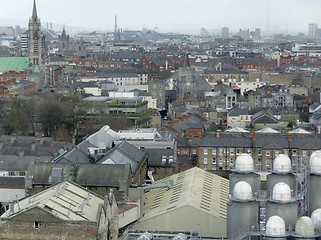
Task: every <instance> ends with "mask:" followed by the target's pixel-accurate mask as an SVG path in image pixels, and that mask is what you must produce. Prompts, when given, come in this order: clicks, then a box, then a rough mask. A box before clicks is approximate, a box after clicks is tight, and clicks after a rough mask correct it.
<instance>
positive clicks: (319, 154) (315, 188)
mask: <svg viewBox="0 0 321 240" xmlns="http://www.w3.org/2000/svg"><path fill="white" fill-rule="evenodd" d="M309 180H310V181H309V208H308V209H309V215H311V213H312V212H313V211H314V210H316V209H318V208H321V151H315V152H314V153H312V155H311V158H310V179H309Z"/></svg>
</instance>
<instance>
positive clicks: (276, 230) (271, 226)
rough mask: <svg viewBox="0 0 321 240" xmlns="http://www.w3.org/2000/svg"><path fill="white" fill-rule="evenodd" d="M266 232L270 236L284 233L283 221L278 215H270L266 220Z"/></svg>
mask: <svg viewBox="0 0 321 240" xmlns="http://www.w3.org/2000/svg"><path fill="white" fill-rule="evenodd" d="M266 234H269V235H271V236H281V235H285V222H284V220H283V219H282V218H281V217H279V216H271V217H269V219H268V220H267V222H266Z"/></svg>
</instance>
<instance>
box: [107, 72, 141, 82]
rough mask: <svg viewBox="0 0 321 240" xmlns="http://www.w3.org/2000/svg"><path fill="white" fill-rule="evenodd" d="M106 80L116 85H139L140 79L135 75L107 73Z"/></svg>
mask: <svg viewBox="0 0 321 240" xmlns="http://www.w3.org/2000/svg"><path fill="white" fill-rule="evenodd" d="M106 80H108V81H110V82H113V83H115V84H116V85H140V83H141V81H142V77H140V76H139V75H138V74H137V73H108V74H107V76H106Z"/></svg>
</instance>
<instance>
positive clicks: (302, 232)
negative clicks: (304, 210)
mask: <svg viewBox="0 0 321 240" xmlns="http://www.w3.org/2000/svg"><path fill="white" fill-rule="evenodd" d="M292 236H293V237H294V238H296V239H315V238H316V234H315V232H314V224H313V222H312V219H311V218H309V217H306V216H304V217H300V218H299V219H298V220H297V221H296V223H295V233H294V234H293V235H292Z"/></svg>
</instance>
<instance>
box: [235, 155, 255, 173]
mask: <svg viewBox="0 0 321 240" xmlns="http://www.w3.org/2000/svg"><path fill="white" fill-rule="evenodd" d="M235 170H237V171H241V172H249V171H253V170H254V163H253V158H252V157H251V155H250V154H247V153H242V154H241V155H240V156H238V157H237V158H236V160H235Z"/></svg>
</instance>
